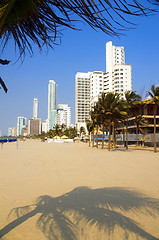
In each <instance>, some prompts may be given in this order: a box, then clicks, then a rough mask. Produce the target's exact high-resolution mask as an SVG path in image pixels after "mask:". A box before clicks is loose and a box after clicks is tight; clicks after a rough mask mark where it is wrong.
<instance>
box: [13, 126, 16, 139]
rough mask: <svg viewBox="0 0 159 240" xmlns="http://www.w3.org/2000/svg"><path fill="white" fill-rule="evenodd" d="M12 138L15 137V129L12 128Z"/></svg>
mask: <svg viewBox="0 0 159 240" xmlns="http://www.w3.org/2000/svg"><path fill="white" fill-rule="evenodd" d="M12 136H13V137H15V136H17V127H13V128H12Z"/></svg>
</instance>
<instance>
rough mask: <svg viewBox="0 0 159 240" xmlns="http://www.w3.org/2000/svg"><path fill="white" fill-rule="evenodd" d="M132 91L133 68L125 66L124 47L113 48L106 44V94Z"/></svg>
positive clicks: (109, 43)
mask: <svg viewBox="0 0 159 240" xmlns="http://www.w3.org/2000/svg"><path fill="white" fill-rule="evenodd" d="M126 91H132V68H131V65H127V64H125V51H124V47H118V46H113V45H112V42H111V41H110V42H107V43H106V77H105V78H104V92H105V93H108V92H114V93H119V94H120V96H121V98H125V95H124V93H125V92H126Z"/></svg>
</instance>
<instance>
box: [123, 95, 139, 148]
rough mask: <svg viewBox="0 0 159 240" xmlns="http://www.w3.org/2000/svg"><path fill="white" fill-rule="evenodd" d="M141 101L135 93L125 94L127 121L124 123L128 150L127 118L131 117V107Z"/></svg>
mask: <svg viewBox="0 0 159 240" xmlns="http://www.w3.org/2000/svg"><path fill="white" fill-rule="evenodd" d="M140 101H141V96H140V95H138V94H136V92H135V91H127V92H125V103H126V105H127V119H126V121H125V125H126V149H128V117H129V116H130V115H131V109H132V107H133V106H134V105H135V104H136V103H139V102H140Z"/></svg>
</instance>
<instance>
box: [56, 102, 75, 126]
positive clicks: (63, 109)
mask: <svg viewBox="0 0 159 240" xmlns="http://www.w3.org/2000/svg"><path fill="white" fill-rule="evenodd" d="M56 124H59V125H62V124H65V125H66V127H70V126H71V108H70V107H69V105H68V104H58V109H57V113H56Z"/></svg>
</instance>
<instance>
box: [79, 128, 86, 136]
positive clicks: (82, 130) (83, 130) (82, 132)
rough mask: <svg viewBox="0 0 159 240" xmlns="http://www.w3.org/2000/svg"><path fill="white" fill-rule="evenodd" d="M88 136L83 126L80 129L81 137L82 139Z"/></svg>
mask: <svg viewBox="0 0 159 240" xmlns="http://www.w3.org/2000/svg"><path fill="white" fill-rule="evenodd" d="M85 134H86V130H85V128H84V127H83V126H82V127H80V136H81V138H82V137H83V135H85Z"/></svg>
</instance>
